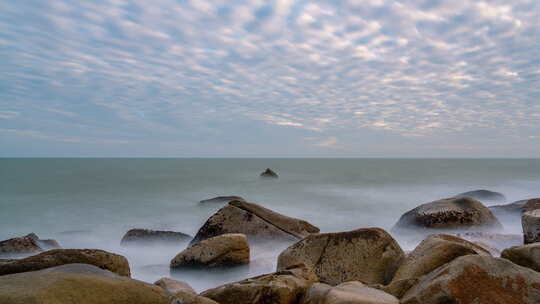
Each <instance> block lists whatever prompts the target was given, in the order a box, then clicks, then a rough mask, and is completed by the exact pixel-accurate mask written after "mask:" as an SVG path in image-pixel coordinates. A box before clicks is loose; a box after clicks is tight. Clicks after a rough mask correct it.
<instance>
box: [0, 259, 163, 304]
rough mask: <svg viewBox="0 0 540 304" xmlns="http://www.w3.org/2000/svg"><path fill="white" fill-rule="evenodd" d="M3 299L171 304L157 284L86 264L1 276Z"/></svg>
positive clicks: (13, 302)
mask: <svg viewBox="0 0 540 304" xmlns="http://www.w3.org/2000/svg"><path fill="white" fill-rule="evenodd" d="M0 303H6V304H7V303H9V304H60V303H62V304H63V303H77V304H107V303H115V304H133V303H140V304H169V297H168V295H167V294H166V292H165V291H164V290H163V289H161V288H160V287H158V286H155V285H152V284H147V283H144V282H141V281H137V280H132V279H130V278H127V277H125V276H118V275H115V274H113V273H112V272H109V271H106V270H102V269H100V268H98V267H95V266H92V265H87V264H69V265H63V266H58V267H54V268H48V269H44V270H40V271H31V272H24V273H17V274H11V275H6V276H0Z"/></svg>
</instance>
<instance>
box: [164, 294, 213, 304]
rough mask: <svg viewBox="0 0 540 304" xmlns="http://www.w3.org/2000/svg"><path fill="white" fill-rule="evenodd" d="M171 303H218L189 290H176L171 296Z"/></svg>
mask: <svg viewBox="0 0 540 304" xmlns="http://www.w3.org/2000/svg"><path fill="white" fill-rule="evenodd" d="M171 304H219V303H218V302H216V301H214V300H212V299H209V298H206V297H203V296H199V295H197V294H192V293H189V292H178V293H176V294H175V295H173V296H172V301H171Z"/></svg>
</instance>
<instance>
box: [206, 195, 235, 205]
mask: <svg viewBox="0 0 540 304" xmlns="http://www.w3.org/2000/svg"><path fill="white" fill-rule="evenodd" d="M230 201H245V199H244V198H242V197H240V196H236V195H227V196H216V197H213V198H209V199H205V200H202V201H199V203H201V204H206V203H228V202H230Z"/></svg>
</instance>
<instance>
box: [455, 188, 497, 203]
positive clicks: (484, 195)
mask: <svg viewBox="0 0 540 304" xmlns="http://www.w3.org/2000/svg"><path fill="white" fill-rule="evenodd" d="M456 197H470V198H474V199H476V200H479V201H481V202H505V201H506V197H505V196H504V194H502V193H499V192H495V191H490V190H485V189H480V190H473V191H468V192H463V193H460V194H458V195H456Z"/></svg>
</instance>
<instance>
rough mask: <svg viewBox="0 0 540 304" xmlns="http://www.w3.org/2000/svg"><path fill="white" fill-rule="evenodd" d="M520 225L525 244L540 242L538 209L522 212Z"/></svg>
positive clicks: (539, 214) (539, 212)
mask: <svg viewBox="0 0 540 304" xmlns="http://www.w3.org/2000/svg"><path fill="white" fill-rule="evenodd" d="M521 225H522V227H523V240H524V243H525V244H531V243H536V242H540V209H536V210H532V211H526V212H524V213H523V215H522V216H521Z"/></svg>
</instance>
